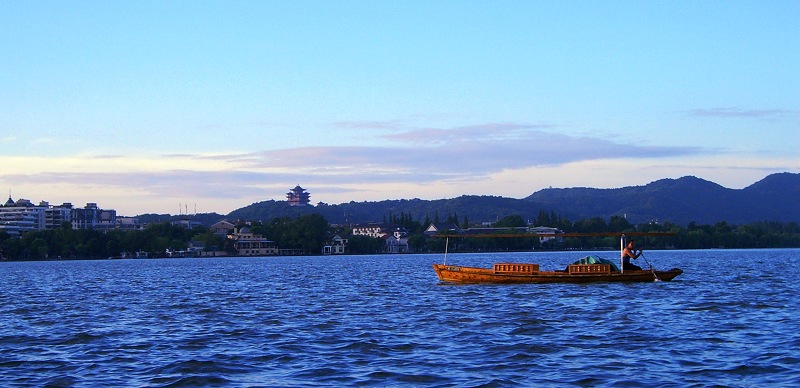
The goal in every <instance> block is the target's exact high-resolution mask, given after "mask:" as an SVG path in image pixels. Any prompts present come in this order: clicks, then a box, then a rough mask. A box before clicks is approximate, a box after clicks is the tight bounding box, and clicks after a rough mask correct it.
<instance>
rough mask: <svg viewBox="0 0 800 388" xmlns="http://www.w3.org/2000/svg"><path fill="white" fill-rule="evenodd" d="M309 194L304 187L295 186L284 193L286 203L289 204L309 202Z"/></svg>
mask: <svg viewBox="0 0 800 388" xmlns="http://www.w3.org/2000/svg"><path fill="white" fill-rule="evenodd" d="M310 198H311V194H310V193H308V192H306V189H304V188H302V187H300V185H297V186H295V187H294V188H293V189H292V190H291V191H289V192H288V193H286V203H288V204H289V206H306V205H308V203H309V202H310Z"/></svg>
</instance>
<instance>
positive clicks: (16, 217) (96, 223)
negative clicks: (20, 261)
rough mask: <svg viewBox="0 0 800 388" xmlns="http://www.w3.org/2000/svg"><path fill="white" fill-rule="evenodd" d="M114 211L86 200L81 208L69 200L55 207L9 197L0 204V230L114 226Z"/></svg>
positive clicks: (18, 232)
mask: <svg viewBox="0 0 800 388" xmlns="http://www.w3.org/2000/svg"><path fill="white" fill-rule="evenodd" d="M116 217H117V212H116V210H105V209H100V208H99V207H98V206H97V204H96V203H87V204H86V207H84V208H77V209H76V208H73V206H72V204H71V203H68V202H67V203H63V204H61V205H58V206H53V205H50V204H49V203H48V202H47V201H41V202H39V204H38V205H35V204H33V203H32V202H31V201H30V200H27V199H24V198H20V199H18V200H16V201H14V200H13V199H12V198H11V197H10V196H9V197H8V200H7V201H6V202H5V204H3V205H0V231H5V232H6V233H9V234H10V235H13V236H18V235H20V234H21V233H25V232H30V231H34V230H45V229H57V228H60V227H61V226H62V225H64V223H65V222H66V223H68V224H69V225H71V227H72V229H101V230H105V229H114V228H115V227H116V226H117V225H116Z"/></svg>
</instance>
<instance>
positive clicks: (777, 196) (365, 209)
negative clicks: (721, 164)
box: [227, 173, 800, 225]
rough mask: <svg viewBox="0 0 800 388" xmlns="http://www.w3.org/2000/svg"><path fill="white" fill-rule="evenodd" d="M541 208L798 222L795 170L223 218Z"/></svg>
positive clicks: (428, 215) (799, 181) (266, 209)
mask: <svg viewBox="0 0 800 388" xmlns="http://www.w3.org/2000/svg"><path fill="white" fill-rule="evenodd" d="M541 212H544V213H547V214H552V213H555V214H557V215H558V216H560V217H563V218H567V219H570V220H572V221H578V220H581V219H587V218H592V217H600V218H603V219H609V218H610V217H611V216H614V215H618V216H627V218H628V221H629V222H631V223H633V224H639V223H645V222H649V221H652V220H658V221H659V222H667V221H669V222H672V223H675V224H678V225H686V224H688V223H690V222H696V223H698V224H715V223H717V222H721V221H725V222H728V223H732V224H748V223H752V222H758V221H780V222H800V174H792V173H780V174H773V175H769V176H767V177H766V178H764V179H763V180H761V181H759V182H756V183H754V184H753V185H751V186H749V187H746V188H744V189H729V188H725V187H722V186H720V185H718V184H716V183H713V182H709V181H706V180H703V179H699V178H696V177H692V176H687V177H683V178H679V179H661V180H658V181H655V182H652V183H649V184H647V185H645V186H632V187H623V188H618V189H593V188H567V189H544V190H541V191H538V192H536V193H534V194H532V195H530V196H529V197H527V198H524V199H514V198H504V197H494V196H468V195H465V196H461V197H457V198H452V199H439V200H421V199H411V200H406V199H402V200H385V201H379V202H349V203H343V204H338V205H324V204H322V205H316V206H305V207H290V206H288V205H287V204H286V203H285V202H283V201H264V202H258V203H254V204H252V205H249V206H246V207H243V208H241V209H238V210H235V211H233V212H231V213H230V214H228V216H227V218H228V219H229V220H253V221H259V220H260V221H264V222H269V221H271V220H272V219H273V218H276V217H290V218H293V217H297V216H299V215H302V214H312V213H318V214H321V215H322V216H324V217H325V219H326V220H328V222H330V223H334V224H344V223H363V222H370V221H374V222H381V221H385V220H389V219H390V218H391V217H400V216H401V214H402V215H405V216H407V217H408V216H410V217H412V218H413V219H414V220H417V221H425V220H426V219H428V220H430V221H433V220H434V219H435V218H436V217H438V218H439V220H440V221H445V220H446V219H447V217H449V216H451V215H455V216H457V219H458V221H459V222H463V221H464V218H465V217H466V218H467V220H468V221H469V223H480V222H493V221H496V220H498V219H502V218H503V217H506V216H512V215H519V216H522V218H523V219H525V220H531V221H533V220H536V219H537V218H538V217H539V215H540V214H541Z"/></svg>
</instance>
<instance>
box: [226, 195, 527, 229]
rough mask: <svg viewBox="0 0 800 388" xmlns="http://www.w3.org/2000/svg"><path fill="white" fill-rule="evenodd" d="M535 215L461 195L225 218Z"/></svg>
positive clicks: (283, 208)
mask: <svg viewBox="0 0 800 388" xmlns="http://www.w3.org/2000/svg"><path fill="white" fill-rule="evenodd" d="M538 212H539V208H536V207H534V206H531V204H530V203H528V202H526V201H522V200H519V199H514V198H504V197H492V196H468V195H464V196H461V197H458V198H452V199H438V200H431V201H428V200H422V199H417V198H415V199H410V200H409V199H400V200H384V201H379V202H349V203H343V204H339V205H317V206H288V204H287V203H286V202H284V201H264V202H258V203H254V204H252V205H249V206H246V207H243V208H241V209H237V210H234V211H233V212H231V213H230V214H228V219H229V220H237V219H241V220H262V221H269V220H271V219H273V218H275V217H297V216H299V215H303V214H313V213H317V214H321V215H322V216H323V217H325V219H326V220H328V222H330V223H332V224H350V223H354V224H358V223H366V222H383V221H385V220H388V219H389V218H390V217H391V216H398V217H399V216H400V214H401V213H405V214H406V215H410V216H411V217H412V218H413V219H414V220H417V221H424V220H425V219H426V218H428V219H429V220H431V221H433V220H435V219H436V217H437V216H438V217H439V219H440V220H441V221H444V220H445V219H446V218H447V216H448V215H452V214H455V215H457V216H458V220H459V222H461V221H463V220H464V216H467V217H468V220H469V221H470V222H471V223H472V222H481V221H497V220H499V219H501V218H503V217H505V216H509V215H521V216H523V217H524V218H533V217H535V216H536V215H538ZM384 217H385V218H386V219H384Z"/></svg>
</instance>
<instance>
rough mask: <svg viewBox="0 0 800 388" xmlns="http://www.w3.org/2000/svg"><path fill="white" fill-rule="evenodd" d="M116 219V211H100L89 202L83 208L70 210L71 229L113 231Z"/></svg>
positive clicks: (95, 205)
mask: <svg viewBox="0 0 800 388" xmlns="http://www.w3.org/2000/svg"><path fill="white" fill-rule="evenodd" d="M116 218H117V211H116V210H104V209H100V208H99V207H98V206H97V204H96V203H94V202H89V203H87V204H86V206H84V207H83V208H76V209H72V229H98V230H108V229H114V228H115V227H116V226H117V221H116Z"/></svg>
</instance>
